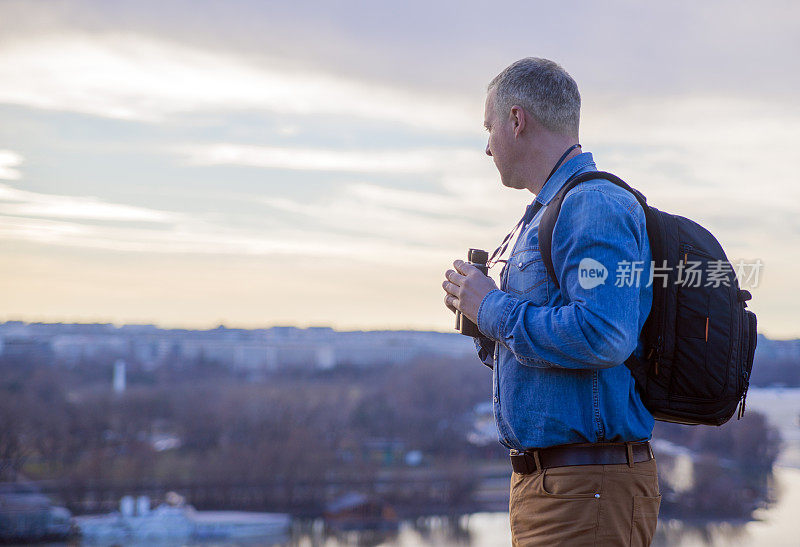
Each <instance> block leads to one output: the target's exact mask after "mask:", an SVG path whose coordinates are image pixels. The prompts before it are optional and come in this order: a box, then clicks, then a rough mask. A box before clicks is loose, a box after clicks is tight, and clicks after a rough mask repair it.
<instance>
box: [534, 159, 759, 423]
mask: <svg viewBox="0 0 800 547" xmlns="http://www.w3.org/2000/svg"><path fill="white" fill-rule="evenodd" d="M596 179H605V180H608V181H610V182H612V183H614V184H616V185H617V186H619V187H621V188H624V189H625V190H627V191H628V192H630V193H632V194H633V195H634V196H635V197H636V199H637V201H638V202H639V203H640V204H641V206H642V208H643V209H644V212H645V218H646V220H647V236H648V239H649V241H650V249H651V252H652V255H653V264H654V265H655V267H656V268H657V269H659V277H658V278H656V277H654V279H653V305H652V308H651V310H650V315H649V316H648V318H647V321H646V322H645V324H644V329H643V331H642V332H643V335H644V341H645V348H644V349H645V351H644V360H640V359H638V358H637V357H636V356H635V355H631V356H630V357H628V359H627V360H626V361H625V365H626V366H627V367H628V368H629V369H630V371H631V374H632V376H633V378H634V379H635V381H636V388H637V390H638V392H639V395H640V396H641V398H642V402H643V403H644V405H645V406H646V407H647V409H648V410H649V411H650V412H651V413H652V414H653V417H654V418H655V419H656V420H661V421H664V422H675V423H681V424H689V425H698V424H706V425H722V424H724V423H725V422H727V421H728V420H729V419H730V418H731V416H732V415H733V413H734V412H735V411H736V406H737V404H738V405H739V415H738V418H741V417H742V415H743V414H744V404H745V397H746V395H747V386H748V384H749V380H750V371H751V369H752V367H753V355H754V353H755V349H756V316H755V314H754V313H753V312H751V311H750V310H748V309H745V308H747V303H746V302H747V300H750V298H751V295H750V293H749V292H748V291H745V290H740V289H739V284H738V281H737V279H736V274H735V272H734V271H733V268H732V267H731V265H730V262H728V258H727V257H726V256H725V251H723V250H722V247H721V246H720V244H719V242H718V241H717V240H716V239H715V238H714V236H713V235H711V233H710V232H709V231H708V230H706V229H705V228H703V227H702V226H700V225H699V224H697V223H696V222H694V221H692V220H689V219H688V218H684V217H681V216H677V215H671V214H669V213H664V212H662V211H659V210H658V209H656V208H655V207H651V206H649V205H648V204H647V200H646V198H645V197H644V195H642V193H641V192H639V191H637V190H635V189H633V188H631V187H630V186H628V184H627V183H625V182H624V181H623V180H622V179H620V178H618V177H616V176H615V175H612V174H611V173H605V172H602V171H591V172H587V173H582V174H580V175H578V176H576V177H574V178H572V179H570V180H569V181H567V183H566V184H564V186H563V187H562V188H561V190H559V192H558V193H557V194H556V195H555V197H553V199H552V201H550V203H549V204H548V206H547V208H546V209H545V211H544V213H542V218H541V221H540V223H539V249H540V250H541V253H542V260H543V261H544V264H545V266H546V267H547V271H548V273H549V274H550V277H551V278H552V280H553V281H554V282H555V283H556V286H558V279H557V278H556V274H555V270H554V268H553V258H552V255H551V248H552V242H553V228H554V227H555V223H556V220H557V219H558V213H559V211H560V210H561V204H562V202H563V200H564V197H565V196H566V194H567V192H569V191H570V190H571V189H572V188H574V187H575V186H577V185H578V184H581V183H582V182H586V181H590V180H596ZM698 262H699V268H698V264H696V263H698ZM693 263H695V264H693ZM711 263H714V265H712V266H709V264H711ZM687 266H689V267H690V268H691V269H695V270H697V269H699V270H700V271H701V272H708V271H710V270H714V281H713V282H709V281H708V280H706V279H701V283H700V286H691V285H690V284H688V283H685V282H684V283H681V280H679V275H680V272H685V269H686V268H687ZM722 266H725V267H722ZM687 280H688V279H685V280H683V281H687ZM693 281H694V280H693ZM714 285H717V286H714Z"/></svg>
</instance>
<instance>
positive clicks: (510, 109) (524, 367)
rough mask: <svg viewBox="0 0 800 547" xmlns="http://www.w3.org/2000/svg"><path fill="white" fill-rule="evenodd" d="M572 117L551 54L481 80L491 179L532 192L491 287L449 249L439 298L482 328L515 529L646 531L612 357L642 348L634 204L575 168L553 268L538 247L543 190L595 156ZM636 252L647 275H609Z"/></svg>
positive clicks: (644, 246) (638, 415)
mask: <svg viewBox="0 0 800 547" xmlns="http://www.w3.org/2000/svg"><path fill="white" fill-rule="evenodd" d="M579 118H580V94H579V93H578V87H577V84H576V83H575V81H574V80H573V79H572V77H571V76H570V75H569V74H567V72H566V71H564V69H562V68H561V67H560V66H559V65H557V64H556V63H554V62H552V61H548V60H546V59H538V58H526V59H522V60H520V61H517V62H516V63H514V64H512V65H511V66H509V67H508V68H506V69H505V70H504V71H503V72H501V73H500V74H499V75H498V76H497V77H495V78H494V79H493V80H492V82H491V83H490V84H489V87H488V94H487V97H486V109H485V120H484V125H485V126H486V129H487V130H488V131H489V142H488V144H487V146H486V154H488V155H489V156H491V157H492V159H493V160H494V163H495V166H496V167H497V170H498V171H499V173H500V178H501V181H502V183H503V185H504V186H507V187H509V188H517V189H526V190H528V191H530V192H532V193H533V194H536V199H535V201H534V203H533V207H529V209H528V211H529V213H528V216H530V213H533V212H535V214H534V215H533V217H532V218H530V219H526V220H529V222H527V224H524V225H523V228H522V230H521V232H520V234H519V236H518V237H517V240H516V243H515V245H514V247H513V250H512V251H511V254H510V256H509V258H508V262H507V264H506V266H505V268H504V269H503V272H502V274H501V288H500V289H498V287H497V286H496V285H495V283H494V281H493V280H492V279H491V278H488V277H486V276H484V275H482V274H481V273H480V271H478V270H477V269H476V268H474V267H473V266H470V265H469V264H466V263H464V262H463V261H460V260H457V261H455V262H454V264H453V265H454V266H455V270H448V271H447V272H446V274H445V277H446V280H445V281H444V283H443V287H444V289H445V291H446V293H447V294H446V295H445V304H446V305H447V307H448V308H450V309H451V310H453V311H455V310H460V311H461V312H462V313H463V314H464V315H465V316H466V317H467V318H469V319H470V320H472V321H473V322H474V323H476V324H477V325H478V328H479V330H480V331H481V333H482V334H483V335H484V337H485V338H483V337H482V338H479V339H476V340H477V342H478V345H479V346H480V348H481V351H480V355H481V356H482V358H484V362H485V363H486V364H488V365H489V366H492V367H493V392H494V399H493V407H494V416H495V421H496V424H497V430H498V433H499V440H500V442H501V443H502V444H503V445H505V446H506V447H508V448H509V449H511V460H512V466H513V468H514V472H513V474H512V478H511V493H510V502H509V510H510V520H511V532H512V539H513V544H514V545H569V546H573V545H649V543H650V542H651V540H652V537H653V533H654V531H655V526H656V519H657V516H658V509H659V504H660V499H661V496H660V495H659V489H658V477H657V473H656V462H655V459H654V458H653V456H652V451H651V450H650V447H649V444H648V442H647V441H648V440H649V439H650V437H651V434H652V430H653V417H652V415H651V414H650V413H649V412H648V411H647V409H646V408H645V407H644V405H643V404H642V402H641V399H640V397H639V395H638V394H637V392H636V388H635V385H634V380H633V378H632V377H631V374H630V372H629V370H628V368H627V367H626V366H625V365H624V364H623V363H624V361H625V359H626V358H627V357H628V356H629V355H630V354H631V352H633V351H636V352H637V353H638V354H639V355H641V352H642V340H641V337H640V333H641V331H642V327H643V325H644V322H645V320H646V319H647V315H648V313H649V311H650V307H651V304H652V288H651V287H649V286H648V283H647V282H646V281H647V279H648V276H649V270H650V268H649V265H650V261H651V254H650V247H649V243H648V239H647V231H646V224H645V217H644V211H643V210H642V208H641V206H639V204H638V202H637V201H636V199H635V198H634V197H633V196H632V195H630V194H629V193H628V192H626V191H625V190H623V189H621V188H619V187H617V186H615V185H613V184H612V183H610V182H608V181H605V180H602V179H597V180H592V181H589V182H584V183H581V184H579V185H577V186H576V187H575V188H573V189H572V190H570V191H569V192H568V193H567V195H566V196H565V198H564V200H563V202H562V207H561V211H560V213H559V216H558V220H557V221H556V224H555V228H554V230H553V240H552V249H551V256H552V261H553V266H554V270H555V274H556V277H557V281H558V282H557V283H556V282H555V281H554V280H553V279H551V278H550V276H549V274H548V272H547V269H546V267H545V266H544V263H543V262H542V256H541V254H540V252H539V245H538V225H539V221H540V219H541V217H542V213H543V212H544V211H545V210H546V208H547V205H548V202H549V201H550V200H551V199H552V197H553V196H554V195H555V194H556V193H557V192H558V190H559V189H560V188H561V187H562V186H563V185H564V184H565V183H566V182H567V180H569V179H570V178H571V177H573V176H575V175H577V174H580V173H583V172H586V171H596V170H597V167H596V166H595V163H594V160H593V158H592V155H591V154H590V153H586V152H581V151H580V149H579V148H580V145H579V144H578V124H579ZM634 262H636V263H640V264H645V265H647V266H646V267H645V269H644V271H643V272H642V277H643V278H644V280H645V282H642V283H615V282H613V276H614V274H615V273H616V272H617V271H618V267H620V266H619V265H623V264H631V263H634ZM589 270H591V272H590V271H589ZM604 275H605V277H604ZM592 276H593V277H592Z"/></svg>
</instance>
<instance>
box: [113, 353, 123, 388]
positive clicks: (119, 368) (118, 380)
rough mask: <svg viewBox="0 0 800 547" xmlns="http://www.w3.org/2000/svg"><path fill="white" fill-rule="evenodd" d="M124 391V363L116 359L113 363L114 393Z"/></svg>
mask: <svg viewBox="0 0 800 547" xmlns="http://www.w3.org/2000/svg"><path fill="white" fill-rule="evenodd" d="M124 391H125V361H123V360H122V359H118V360H117V362H116V363H114V393H123V392H124Z"/></svg>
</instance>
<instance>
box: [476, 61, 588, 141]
mask: <svg viewBox="0 0 800 547" xmlns="http://www.w3.org/2000/svg"><path fill="white" fill-rule="evenodd" d="M492 89H494V90H495V92H496V93H495V102H494V107H495V109H496V111H497V114H498V115H508V112H509V111H510V110H511V107H512V106H514V105H518V106H521V107H522V108H523V109H524V110H525V111H526V112H527V113H528V114H530V115H531V116H533V117H534V118H536V119H537V120H538V121H539V122H540V123H541V124H542V125H544V126H545V127H546V128H547V129H549V130H551V131H554V132H556V133H561V134H564V135H569V136H575V137H577V136H578V125H579V124H580V117H581V94H580V93H579V92H578V84H576V83H575V80H573V79H572V76H570V75H569V74H568V73H567V71H566V70H564V69H563V68H561V66H560V65H559V64H558V63H554V62H553V61H550V60H548V59H540V58H538V57H526V58H525V59H520V60H519V61H517V62H515V63H513V64H512V65H510V66H509V67H508V68H506V69H505V70H503V72H501V73H500V74H498V75H497V76H495V77H494V79H493V80H492V81H491V82H490V83H489V87H488V88H487V91H491V90H492Z"/></svg>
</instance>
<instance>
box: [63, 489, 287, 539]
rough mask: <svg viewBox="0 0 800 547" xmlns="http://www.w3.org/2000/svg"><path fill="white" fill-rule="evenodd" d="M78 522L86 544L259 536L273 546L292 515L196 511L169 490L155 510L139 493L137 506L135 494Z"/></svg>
mask: <svg viewBox="0 0 800 547" xmlns="http://www.w3.org/2000/svg"><path fill="white" fill-rule="evenodd" d="M74 520H75V524H76V526H77V528H78V530H79V534H80V536H81V539H82V541H85V542H86V543H103V544H107V543H108V542H120V541H124V542H129V543H154V542H179V541H180V542H185V541H205V540H243V539H258V540H259V542H260V543H262V544H270V543H273V544H274V543H281V542H283V541H285V540H286V539H288V537H289V533H290V528H291V520H292V519H291V516H289V515H288V514H285V513H257V512H248V511H197V510H196V509H195V508H194V507H192V506H191V505H188V504H186V503H185V501H183V498H182V497H181V496H178V495H177V494H175V493H173V492H171V493H169V494H168V495H167V502H166V503H162V504H160V505H158V506H157V507H156V508H155V509H152V510H151V509H150V500H149V499H148V498H147V496H140V497H139V498H138V499H137V500H136V502H135V504H134V500H133V498H132V497H131V496H125V497H123V498H122V500H120V510H119V511H115V512H113V513H109V514H105V515H87V516H80V517H75V519H74Z"/></svg>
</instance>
